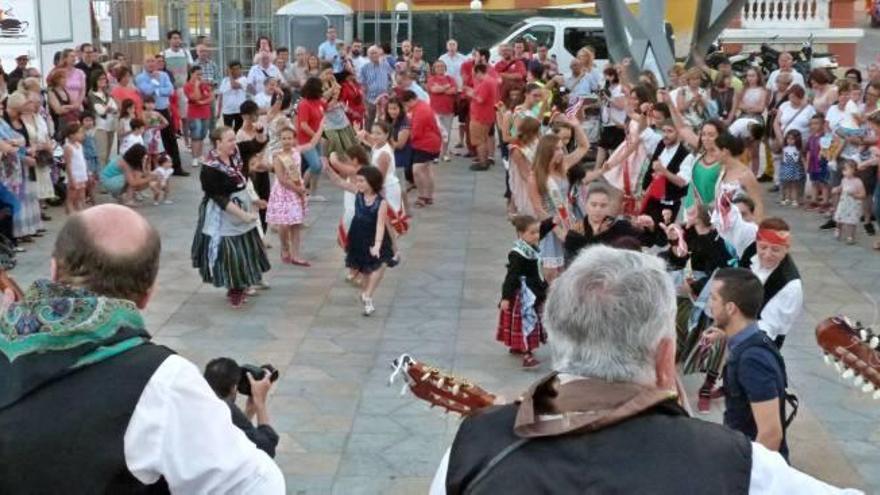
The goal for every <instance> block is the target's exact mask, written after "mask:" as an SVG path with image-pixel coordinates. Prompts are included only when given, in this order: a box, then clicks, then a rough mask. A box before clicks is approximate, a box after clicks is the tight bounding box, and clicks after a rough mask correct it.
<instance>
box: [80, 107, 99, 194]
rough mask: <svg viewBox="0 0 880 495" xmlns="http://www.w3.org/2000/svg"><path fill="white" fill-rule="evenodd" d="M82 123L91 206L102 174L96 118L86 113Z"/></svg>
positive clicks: (87, 189) (87, 191)
mask: <svg viewBox="0 0 880 495" xmlns="http://www.w3.org/2000/svg"><path fill="white" fill-rule="evenodd" d="M80 121H81V122H82V126H83V129H84V130H85V138H84V139H83V143H82V145H83V156H84V157H85V159H86V168H88V170H89V182H88V185H87V186H86V201H87V202H88V203H89V204H95V186H96V185H97V184H98V175H99V174H100V166H99V164H98V147H97V144H96V143H95V116H94V115H93V114H91V113H84V114H83V116H82V118H81V119H80Z"/></svg>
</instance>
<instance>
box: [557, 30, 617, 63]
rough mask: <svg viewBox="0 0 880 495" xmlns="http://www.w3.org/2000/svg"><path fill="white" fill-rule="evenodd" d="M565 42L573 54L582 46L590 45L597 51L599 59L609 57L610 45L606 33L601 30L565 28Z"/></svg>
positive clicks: (567, 48) (566, 47)
mask: <svg viewBox="0 0 880 495" xmlns="http://www.w3.org/2000/svg"><path fill="white" fill-rule="evenodd" d="M563 43H564V44H565V49H566V50H568V52H569V53H571V55H572V56H576V55H577V52H578V50H580V49H581V48H583V47H585V46H589V47H590V48H592V49H593V51H594V52H595V53H596V59H597V60H607V59H608V45H607V44H606V43H605V33H603V32H602V31H601V30H597V29H590V28H579V27H570V28H565V32H564V35H563Z"/></svg>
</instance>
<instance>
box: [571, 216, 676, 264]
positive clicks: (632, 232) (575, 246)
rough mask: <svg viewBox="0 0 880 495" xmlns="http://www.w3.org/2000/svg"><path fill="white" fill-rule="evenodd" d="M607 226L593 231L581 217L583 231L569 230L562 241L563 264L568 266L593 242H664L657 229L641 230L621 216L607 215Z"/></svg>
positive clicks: (588, 223) (605, 243)
mask: <svg viewBox="0 0 880 495" xmlns="http://www.w3.org/2000/svg"><path fill="white" fill-rule="evenodd" d="M604 223H605V224H607V225H608V227H607V228H606V229H605V230H603V231H601V232H599V233H594V232H593V227H592V226H591V225H590V221H589V219H587V218H584V219H583V224H584V233H583V234H581V233H580V232H575V231H574V230H569V231H568V234H567V235H566V236H565V240H564V241H563V246H564V248H565V264H566V266H568V265H569V264H570V263H571V262H572V261H573V260H574V259H575V258H576V257H577V255H578V253H580V252H581V249H583V248H585V247H587V246H592V245H594V244H604V245H606V246H612V247H618V246H619V244H618V243H625V242H626V241H630V240H634V241H635V242H636V243H638V244H641V245H642V246H662V245H664V244H666V235H665V234H663V233H661V232H660V231H659V229H657V230H653V231H652V230H642V229H640V228H638V227H636V226H634V225H633V224H632V223H630V221H629V220H627V219H625V218H622V217H607V218H606V219H605V221H604Z"/></svg>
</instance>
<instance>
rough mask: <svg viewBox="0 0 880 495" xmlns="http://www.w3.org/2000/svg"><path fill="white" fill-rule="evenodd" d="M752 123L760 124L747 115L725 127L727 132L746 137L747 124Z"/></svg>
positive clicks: (747, 131) (747, 133)
mask: <svg viewBox="0 0 880 495" xmlns="http://www.w3.org/2000/svg"><path fill="white" fill-rule="evenodd" d="M804 111H806V110H804ZM752 124H760V122H758V121H757V120H755V119H752V118H749V117H740V118H738V119H736V120H734V121H733V123H732V124H730V127H728V128H727V132H729V133H730V134H732V135H734V136H736V137H738V138H740V139H746V138H748V137H749V126H750V125H752Z"/></svg>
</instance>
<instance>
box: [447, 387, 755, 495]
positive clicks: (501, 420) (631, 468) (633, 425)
mask: <svg viewBox="0 0 880 495" xmlns="http://www.w3.org/2000/svg"><path fill="white" fill-rule="evenodd" d="M517 407H518V406H517V405H515V404H509V405H506V406H501V407H497V408H492V409H490V410H489V411H487V412H485V413H483V414H478V415H477V416H474V417H470V418H467V419H466V420H465V421H464V422H463V423H462V424H461V427H460V428H459V430H458V434H457V435H456V437H455V442H454V443H453V444H452V451H451V453H450V456H449V470H448V472H447V476H446V491H447V493H449V494H450V495H457V494H463V493H469V494H473V495H477V494H493V495H494V494H502V493H503V494H519V493H523V494H539V493H560V494H563V493H564V494H568V493H572V494H574V493H577V494H603V495H604V494H630V493H650V494H652V495H663V494H675V495H679V494H682V493H713V494H747V493H748V491H749V480H750V478H751V468H752V446H751V444H750V443H749V440H748V439H747V438H746V437H745V436H744V435H742V434H741V433H738V432H734V431H732V430H730V429H728V428H725V427H723V426H721V425H718V424H714V423H709V422H706V421H701V420H698V419H693V418H689V417H687V415H686V413H685V412H684V411H683V410H682V409H681V408H680V407H678V405H677V404H675V403H674V402H672V401H669V402H665V403H662V404H659V405H658V406H656V407H654V408H653V409H651V410H649V411H647V412H645V413H643V414H641V415H639V416H635V417H633V418H630V419H628V420H626V421H623V422H622V423H618V424H616V425H613V426H609V427H607V428H604V429H601V430H598V431H594V432H589V433H575V434H569V435H562V436H555V437H542V438H534V439H530V440H529V441H527V442H526V443H525V444H523V445H522V446H520V447H519V448H518V449H516V450H514V451H513V452H512V453H511V454H509V455H508V456H507V457H505V458H504V459H503V460H502V461H501V462H499V463H498V464H497V465H495V467H494V468H493V469H492V470H491V471H490V472H489V474H487V475H486V476H485V478H483V480H482V481H481V482H480V483H478V484H476V486H475V487H474V488H471V489H470V491H466V489H468V488H470V487H469V484H470V482H471V481H472V480H473V479H474V477H475V476H476V475H477V474H478V473H479V472H480V471H481V470H482V468H483V467H484V466H485V465H486V464H488V463H489V462H490V460H492V459H493V458H494V457H495V456H496V455H497V454H498V453H499V452H501V451H502V450H504V449H505V448H507V447H508V446H510V445H511V444H513V443H514V442H516V441H517V440H519V437H517V436H516V435H514V433H513V425H514V421H515V418H516V414H517Z"/></svg>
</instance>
